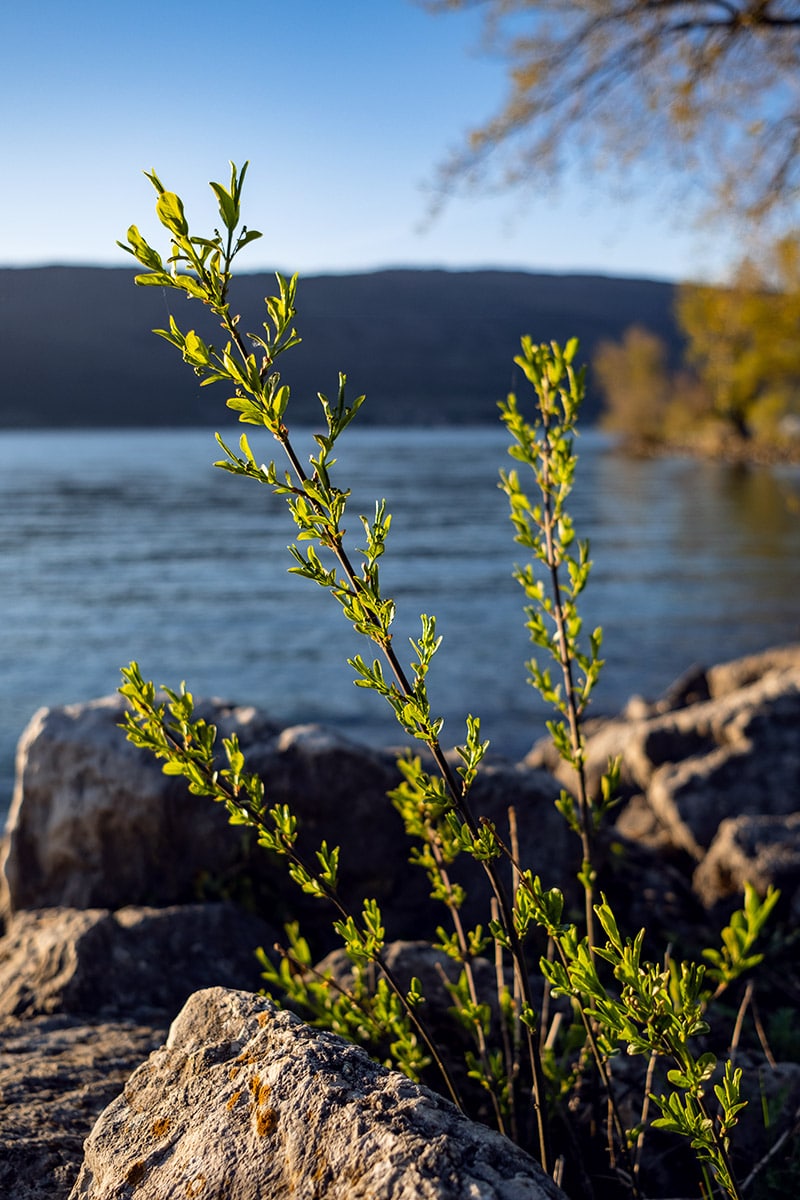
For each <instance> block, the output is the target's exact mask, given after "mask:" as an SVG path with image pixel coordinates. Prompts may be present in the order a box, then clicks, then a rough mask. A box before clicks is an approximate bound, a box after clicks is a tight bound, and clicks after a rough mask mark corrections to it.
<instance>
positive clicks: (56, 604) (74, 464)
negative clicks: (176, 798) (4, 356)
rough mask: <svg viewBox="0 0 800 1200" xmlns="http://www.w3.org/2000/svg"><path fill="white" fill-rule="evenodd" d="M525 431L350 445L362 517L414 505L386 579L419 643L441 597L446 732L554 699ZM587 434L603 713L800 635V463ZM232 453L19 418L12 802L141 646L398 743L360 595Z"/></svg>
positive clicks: (287, 716)
mask: <svg viewBox="0 0 800 1200" xmlns="http://www.w3.org/2000/svg"><path fill="white" fill-rule="evenodd" d="M235 436H236V435H235V434H234V435H233V437H234V438H235ZM306 442H307V445H308V450H310V449H311V448H312V443H311V442H310V438H308V437H307V438H306ZM253 444H254V448H255V450H256V453H257V454H258V455H260V456H261V457H267V456H269V455H271V454H272V453H273V451H274V443H273V442H272V440H271V439H265V440H264V442H263V443H262V444H260V445H259V444H258V435H257V434H256V435H255V436H254V438H253ZM505 446H506V437H505V434H504V433H503V431H502V430H501V429H499V428H494V427H490V428H480V429H460V430H449V429H442V430H425V431H420V430H414V429H402V430H400V429H396V430H387V429H353V430H352V431H350V430H348V436H347V438H346V440H345V441H343V444H342V449H341V452H340V454H339V460H340V469H341V476H340V478H341V479H342V480H343V481H346V482H351V481H355V482H354V497H353V502H352V509H353V512H354V516H353V518H352V519H351V521H350V528H351V532H354V531H355V535H356V539H357V540H358V533H359V528H360V527H359V526H358V522H357V520H356V516H355V514H357V513H358V512H364V513H367V514H369V513H371V512H372V510H373V507H374V502H375V500H376V499H378V498H380V497H382V496H385V497H386V498H387V501H388V506H389V509H390V511H391V512H392V513H393V514H394V522H393V525H392V532H391V537H390V543H389V550H388V553H387V555H386V557H385V559H384V560H383V562H384V564H385V565H384V567H383V579H384V591H385V593H386V594H395V595H396V597H397V600H398V611H399V615H398V619H397V626H396V629H397V632H396V645H397V646H398V647H399V648H401V649H402V648H403V647H404V646H405V645H406V644H407V642H406V638H407V637H409V636H416V635H417V633H418V614H419V613H420V612H431V613H435V614H436V615H437V617H438V620H439V632H441V633H442V634H443V635H444V644H443V647H442V650H441V652H440V654H439V656H438V657H437V660H436V662H435V665H434V668H433V670H432V673H431V676H430V688H431V695H432V699H433V703H434V706H435V707H436V708H437V710H438V711H439V712H441V713H442V714H443V715H444V716H445V717H446V719H447V723H446V726H445V733H446V735H447V739H448V740H450V741H457V740H459V739H460V738H461V736H462V731H463V716H464V714H465V713H466V712H468V711H472V712H477V713H480V714H481V716H482V719H483V724H484V732H485V735H486V736H488V737H490V738H491V739H492V742H493V745H494V746H495V748H497V749H498V750H501V751H504V752H507V753H511V754H515V755H516V754H521V753H523V752H524V750H525V749H526V748H527V747H528V746H529V745H530V743H531V742H532V741H533V740H534V739H535V738H536V737H538V736H539V735H540V733H541V731H542V720H543V717H544V712H543V710H542V709H541V708H540V707H539V706H538V703H537V698H536V696H535V694H534V693H533V692H532V690H531V689H530V688H529V687H528V686H527V685H526V683H525V681H524V671H523V669H522V666H521V663H522V662H523V660H524V659H525V658H526V657H528V656H529V654H530V647H529V645H528V642H527V638H526V635H525V631H524V628H523V617H522V612H521V606H522V594H521V592H520V590H519V588H518V587H517V585H516V584H515V583H514V582H513V580H512V579H511V577H510V568H511V564H512V563H513V561H514V559H515V557H517V554H516V551H517V548H516V547H515V546H514V543H513V541H512V538H511V532H510V526H509V523H508V519H507V515H506V501H505V497H504V496H503V495H502V493H501V492H500V490H499V489H498V488H497V486H496V483H497V472H498V469H499V468H500V467H501V466H505V465H507V461H508V460H507V458H506V454H505ZM579 448H580V452H581V463H580V467H579V478H578V485H577V488H576V494H575V497H574V504H573V506H572V509H573V512H574V516H575V520H576V525H577V527H578V531H579V534H580V535H581V536H584V535H587V536H589V537H590V539H591V543H592V558H593V559H594V562H595V570H594V573H593V576H592V580H591V583H590V585H589V589H588V591H587V593H586V594H585V605H584V614H585V619H586V624H587V625H588V626H589V627H591V626H594V625H596V624H601V625H602V626H603V628H604V631H605V641H604V654H605V657H606V658H607V661H608V667H607V670H606V672H605V674H604V677H603V680H602V683H601V685H600V688H599V689H598V693H597V700H596V711H601V710H606V711H613V710H615V709H617V708H619V707H621V705H622V704H623V703H624V702H625V700H626V699H627V698H628V696H629V695H631V694H632V693H633V692H640V693H643V694H645V695H648V696H654V695H657V694H658V693H660V692H661V691H663V690H664V688H666V687H667V685H668V684H669V683H670V682H671V680H672V679H673V678H674V677H675V676H677V675H678V674H680V673H681V672H682V671H683V670H684V669H685V668H686V667H687V666H688V665H689V664H690V663H693V662H698V661H699V662H702V663H711V662H714V661H719V660H722V659H724V658H729V657H734V656H736V655H739V654H743V653H748V652H750V651H755V650H759V649H763V648H764V647H766V646H768V645H772V644H777V643H779V642H785V641H790V640H796V639H798V638H799V637H800V619H799V618H798V599H797V597H798V591H799V589H798V584H800V566H798V564H799V563H800V515H799V513H798V509H799V508H800V470H799V469H797V468H792V467H780V468H774V469H767V468H752V469H747V468H745V469H743V468H740V467H730V466H726V465H724V464H718V463H702V462H696V461H694V460H688V459H687V460H682V459H664V460H630V459H627V458H625V457H622V456H621V455H619V454H617V453H615V452H614V451H613V449H611V448H610V447H609V444H608V443H607V441H605V440H604V439H603V438H602V437H600V436H599V435H597V434H594V433H592V432H591V431H590V432H589V433H588V434H585V435H584V436H583V437H582V438H581V440H580V443H579ZM217 456H218V454H217V448H216V446H215V444H214V442H213V438H212V435H211V433H210V432H209V431H205V430H194V431H189V432H186V431H182V432H172V431H159V432H138V431H137V432H131V431H128V432H115V433H106V432H102V433H101V432H96V433H91V434H79V433H74V432H73V433H50V432H37V433H5V434H2V435H0V563H2V570H0V807H2V805H3V801H4V800H5V799H6V797H7V795H8V793H9V790H10V782H11V773H12V755H13V746H14V744H15V742H16V740H17V738H18V737H19V734H20V732H21V731H22V728H23V727H24V725H25V723H26V721H27V720H28V719H29V717H30V716H31V714H32V712H33V711H34V710H35V709H36V708H37V707H39V706H40V705H42V704H59V703H69V702H72V701H79V700H86V699H90V698H92V697H94V696H98V695H103V694H107V693H109V692H111V691H113V690H114V688H115V687H116V686H117V685H118V682H119V674H118V672H119V667H120V666H121V665H123V664H125V663H127V662H128V661H129V660H130V659H131V658H136V659H138V660H139V661H140V663H141V665H142V669H143V671H144V672H145V673H146V674H148V675H152V676H155V677H156V678H157V680H158V681H159V682H165V683H168V684H176V683H178V682H179V681H180V680H181V679H186V680H187V682H188V684H189V686H190V687H191V688H192V690H193V691H194V692H195V693H196V694H198V695H203V694H216V695H223V696H226V697H228V698H231V699H236V700H240V701H242V702H250V703H256V704H260V705H262V706H264V707H265V708H267V709H269V710H271V711H272V713H273V714H274V715H275V716H276V717H277V718H278V719H281V720H286V721H304V720H330V721H334V722H336V723H337V724H339V725H340V726H342V727H343V728H345V729H347V730H348V731H350V732H352V733H353V734H354V735H355V736H361V737H364V738H367V739H378V740H381V741H384V740H395V738H396V734H395V728H396V727H395V726H393V725H392V723H391V719H390V718H389V717H385V716H384V715H383V713H382V710H381V707H380V704H379V702H378V698H377V697H375V696H373V695H372V694H371V693H367V692H365V691H364V690H362V689H357V688H354V687H353V684H352V679H351V672H350V671H349V669H348V668H347V667H346V666H344V665H343V662H344V658H345V657H346V655H347V654H351V653H353V652H354V651H356V650H360V649H363V648H362V647H360V646H359V645H358V643H357V639H356V638H355V637H354V636H353V635H350V634H349V631H348V629H347V627H346V626H345V625H344V624H343V621H342V618H341V614H340V612H339V609H338V606H337V605H335V604H333V603H330V602H329V600H330V598H329V597H326V596H324V595H323V594H322V593H321V592H320V591H319V590H318V589H316V588H314V587H312V586H311V585H309V584H307V582H306V581H304V580H300V579H298V578H297V577H296V576H292V575H289V574H287V567H288V566H290V565H291V560H290V558H289V556H288V554H287V550H286V546H287V542H288V541H289V540H290V537H291V532H290V530H291V526H290V524H289V522H288V518H287V515H286V513H285V511H284V507H283V503H282V502H281V501H279V500H276V499H275V498H273V497H271V496H270V495H269V494H268V493H266V491H265V490H264V489H262V490H261V491H259V489H258V486H257V485H256V484H254V483H252V482H250V481H244V480H240V479H236V478H234V477H233V476H230V475H228V474H226V473H224V472H221V471H217V470H214V469H213V468H212V467H211V465H210V464H211V463H212V462H213V460H214V459H215V458H216V457H217Z"/></svg>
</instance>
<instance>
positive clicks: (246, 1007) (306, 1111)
mask: <svg viewBox="0 0 800 1200" xmlns="http://www.w3.org/2000/svg"><path fill="white" fill-rule="evenodd" d="M134 1195H135V1196H136V1198H137V1200H163V1198H165V1197H171V1196H175V1197H177V1196H195V1197H197V1196H208V1197H214V1198H221V1197H223V1196H224V1197H225V1198H226V1200H284V1197H286V1196H288V1195H297V1196H300V1197H308V1198H309V1200H310V1198H311V1197H313V1196H320V1197H321V1196H324V1197H325V1198H326V1200H339V1198H341V1200H358V1198H359V1197H364V1198H366V1197H369V1200H382V1198H385V1200H389V1198H391V1200H425V1198H426V1197H430V1198H434V1197H435V1198H436V1200H461V1198H463V1200H467V1197H470V1198H474V1200H491V1198H495V1197H496V1198H497V1200H501V1198H502V1200H523V1198H526V1200H545V1198H548V1200H558V1198H560V1197H563V1193H562V1192H561V1191H560V1189H559V1188H557V1187H556V1185H555V1184H554V1183H553V1182H552V1180H550V1179H549V1178H547V1177H546V1176H545V1175H544V1174H543V1172H542V1170H541V1168H540V1167H539V1166H538V1164H537V1163H535V1162H534V1161H533V1159H531V1158H529V1157H528V1156H527V1155H526V1154H525V1153H524V1152H523V1151H521V1150H519V1149H518V1148H517V1147H516V1146H514V1145H513V1144H512V1143H511V1142H508V1141H507V1140H506V1139H505V1138H502V1137H500V1135H499V1134H496V1133H493V1132H492V1131H491V1130H489V1129H486V1128H485V1127H483V1126H480V1125H476V1124H473V1123H472V1122H470V1121H468V1120H467V1119H466V1118H465V1117H463V1116H462V1115H461V1114H460V1113H459V1112H458V1111H457V1110H456V1109H455V1108H453V1106H452V1105H450V1104H449V1103H447V1102H446V1101H445V1100H442V1099H441V1098H440V1097H439V1096H436V1095H435V1094H434V1093H433V1092H430V1091H428V1090H427V1089H425V1088H421V1087H418V1086H417V1085H415V1084H413V1083H411V1082H410V1081H409V1080H408V1079H406V1078H405V1077H404V1076H402V1075H399V1074H398V1073H396V1072H389V1071H386V1070H384V1069H383V1068H382V1067H379V1066H376V1064H375V1063H373V1062H372V1061H371V1060H370V1059H369V1058H367V1056H366V1055H365V1054H364V1053H363V1052H362V1051H361V1050H359V1049H357V1048H356V1047H353V1046H350V1045H348V1044H347V1043H346V1042H344V1041H342V1040H341V1039H340V1038H337V1037H334V1036H333V1035H331V1034H326V1033H318V1032H315V1031H313V1030H311V1029H310V1028H309V1027H308V1026H305V1025H303V1024H301V1023H300V1022H299V1021H298V1020H297V1019H296V1018H294V1017H293V1016H292V1015H291V1014H289V1013H280V1012H278V1011H277V1010H276V1009H275V1008H274V1007H273V1006H272V1005H271V1004H270V1003H269V1002H268V1001H266V1000H263V999H259V998H258V997H256V996H251V995H248V994H246V993H243V992H233V991H225V990H224V989H221V988H213V989H210V990H208V991H206V992H200V993H196V994H195V995H194V996H192V997H191V999H190V1000H189V1001H188V1003H187V1005H186V1007H185V1008H184V1009H183V1011H182V1012H181V1013H180V1014H179V1016H178V1017H177V1019H176V1020H175V1022H174V1023H173V1025H172V1028H171V1029H170V1034H169V1037H168V1039H167V1043H166V1046H165V1047H164V1048H163V1049H160V1050H157V1051H155V1053H153V1054H152V1055H151V1056H150V1058H149V1059H148V1061H147V1062H146V1063H144V1064H143V1065H142V1066H141V1067H140V1068H139V1069H138V1070H137V1071H136V1072H135V1073H134V1074H133V1075H132V1076H131V1078H130V1079H129V1080H128V1083H127V1084H126V1087H125V1091H124V1093H123V1094H122V1095H121V1096H119V1097H118V1099H116V1100H115V1101H114V1102H113V1103H112V1104H111V1105H110V1106H109V1107H108V1108H107V1109H106V1111H105V1112H104V1113H103V1115H102V1116H101V1118H100V1119H99V1121H98V1122H97V1124H96V1125H95V1127H94V1129H93V1130H92V1133H91V1135H90V1137H89V1138H88V1140H87V1142H86V1157H85V1160H84V1164H83V1167H82V1168H81V1172H80V1175H79V1177H78V1180H77V1182H76V1184H75V1187H74V1188H73V1190H72V1192H71V1194H70V1197H71V1200H126V1198H128V1197H133V1196H134Z"/></svg>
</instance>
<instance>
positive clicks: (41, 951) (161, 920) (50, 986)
mask: <svg viewBox="0 0 800 1200" xmlns="http://www.w3.org/2000/svg"><path fill="white" fill-rule="evenodd" d="M274 938H275V934H274V931H272V930H271V929H270V928H269V926H267V925H266V924H265V923H264V922H263V921H260V920H259V919H258V918H256V917H253V916H251V915H250V914H248V913H245V912H242V911H241V910H240V909H238V908H237V907H236V906H235V905H232V904H197V905H185V906H174V907H171V908H164V909H153V908H133V907H129V908H123V909H120V910H118V911H117V912H110V911H109V910H108V909H74V908H48V909H36V910H25V911H22V912H19V913H16V914H15V915H14V917H13V918H12V919H11V923H10V925H9V928H8V930H7V932H6V934H5V937H3V938H2V939H0V1016H16V1017H32V1016H38V1015H41V1014H45V1013H71V1014H82V1015H83V1016H86V1017H95V1018H96V1017H103V1018H104V1019H107V1020H111V1019H114V1018H119V1017H122V1016H124V1017H127V1018H131V1017H134V1016H135V1017H136V1018H137V1019H138V1020H150V1021H155V1020H160V1021H162V1022H164V1021H168V1020H170V1019H171V1018H172V1017H173V1016H174V1015H175V1013H176V1012H177V1011H178V1009H179V1008H180V1007H181V1006H182V1004H183V1003H184V1001H185V1000H186V998H187V997H188V996H189V995H190V993H192V992H194V991H196V990H198V989H199V988H202V987H208V986H210V985H211V984H223V985H226V986H228V987H242V988H257V987H258V986H259V984H260V982H261V979H260V967H259V964H258V961H257V959H256V955H255V948H256V947H257V946H258V945H264V946H269V945H271V944H272V942H273V941H274Z"/></svg>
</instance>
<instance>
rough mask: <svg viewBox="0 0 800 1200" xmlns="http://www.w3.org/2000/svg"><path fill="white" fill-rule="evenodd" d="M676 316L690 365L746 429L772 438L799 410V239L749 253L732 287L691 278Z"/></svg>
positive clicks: (733, 423)
mask: <svg viewBox="0 0 800 1200" xmlns="http://www.w3.org/2000/svg"><path fill="white" fill-rule="evenodd" d="M677 317H678V321H679V323H680V326H681V328H682V330H683V332H684V334H685V336H686V339H687V349H686V361H687V365H688V366H689V367H690V368H691V369H692V371H693V372H694V373H695V374H696V376H697V378H698V379H699V381H700V383H701V384H702V386H703V387H704V388H705V390H706V391H707V393H708V394H709V396H710V397H711V401H712V405H713V409H714V412H715V414H716V416H717V417H718V418H719V419H721V420H722V421H723V422H724V423H726V424H727V425H728V427H729V428H731V429H733V430H734V431H735V432H736V433H737V434H738V435H739V436H742V437H750V436H752V435H755V436H761V437H762V438H763V437H767V438H773V437H774V436H775V433H776V432H777V431H779V430H780V427H781V422H782V420H783V419H784V418H785V417H787V416H788V415H790V414H792V415H797V414H800V336H798V335H800V239H799V238H798V237H797V236H794V237H789V236H787V237H784V238H781V239H780V240H779V241H777V242H776V243H775V244H774V245H773V246H772V247H770V248H769V250H768V251H767V252H766V253H765V255H764V257H763V258H761V259H760V260H759V261H758V262H756V261H754V260H753V259H749V258H748V259H745V260H744V261H743V262H742V263H741V265H740V266H739V267H738V269H737V271H736V272H735V274H734V277H733V282H732V284H731V286H730V287H725V288H722V287H711V286H699V285H696V284H691V285H689V284H687V285H684V286H683V287H682V288H681V289H680V291H679V293H678V302H677Z"/></svg>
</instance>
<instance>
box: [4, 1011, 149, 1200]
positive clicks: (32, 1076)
mask: <svg viewBox="0 0 800 1200" xmlns="http://www.w3.org/2000/svg"><path fill="white" fill-rule="evenodd" d="M165 1033H166V1023H164V1024H162V1025H152V1024H145V1025H142V1024H139V1023H137V1022H136V1021H132V1020H124V1021H94V1022H91V1023H90V1022H87V1021H85V1020H79V1019H77V1018H76V1017H69V1016H64V1015H58V1016H48V1017H31V1018H28V1019H26V1020H24V1021H20V1020H18V1019H16V1018H13V1017H4V1018H0V1097H2V1109H3V1117H2V1121H0V1196H2V1197H3V1198H4V1200H65V1198H66V1197H67V1196H68V1195H69V1192H70V1189H71V1187H72V1185H73V1184H74V1182H75V1179H76V1178H77V1175H78V1171H79V1170H80V1167H81V1162H82V1161H83V1143H84V1139H85V1138H86V1137H87V1136H88V1134H89V1132H90V1131H91V1128H92V1126H93V1125H94V1123H95V1121H96V1120H97V1117H98V1116H99V1115H100V1113H101V1112H102V1111H103V1109H104V1108H105V1107H106V1106H107V1105H108V1104H110V1103H111V1101H112V1100H113V1099H114V1097H115V1096H117V1095H118V1094H119V1091H120V1088H121V1087H122V1086H123V1085H124V1083H125V1080H126V1079H127V1078H128V1076H129V1075H130V1074H131V1072H132V1071H133V1070H134V1069H135V1068H136V1067H138V1066H139V1065H140V1064H141V1062H142V1060H143V1059H144V1058H146V1056H147V1055H148V1054H149V1053H150V1052H151V1051H152V1050H155V1049H156V1047H157V1046H159V1045H161V1044H162V1042H163V1040H164V1035H165Z"/></svg>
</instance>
